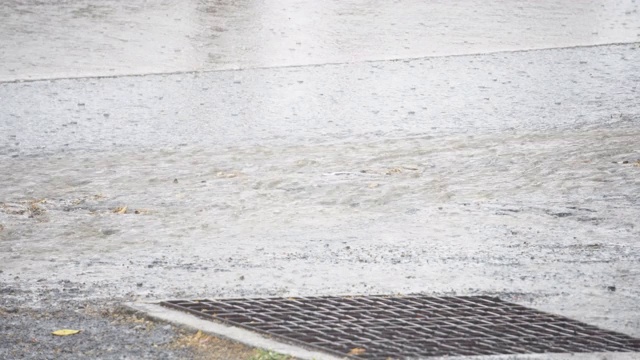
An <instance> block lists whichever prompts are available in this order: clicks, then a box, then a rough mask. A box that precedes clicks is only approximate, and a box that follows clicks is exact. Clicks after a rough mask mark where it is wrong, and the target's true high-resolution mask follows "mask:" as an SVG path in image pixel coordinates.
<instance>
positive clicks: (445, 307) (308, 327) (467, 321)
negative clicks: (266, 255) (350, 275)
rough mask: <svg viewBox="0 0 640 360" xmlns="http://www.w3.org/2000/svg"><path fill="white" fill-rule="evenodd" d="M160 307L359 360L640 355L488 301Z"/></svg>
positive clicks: (567, 324) (639, 342)
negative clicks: (623, 353)
mask: <svg viewBox="0 0 640 360" xmlns="http://www.w3.org/2000/svg"><path fill="white" fill-rule="evenodd" d="M162 305H164V306H168V307H173V308H177V309H180V310H184V311H188V312H191V313H194V314H196V315H199V316H203V317H205V318H209V319H215V320H220V321H223V322H226V323H228V324H231V325H237V326H240V327H243V328H246V329H249V330H253V331H257V332H262V333H265V334H268V335H271V336H274V337H277V338H281V339H283V340H288V341H292V342H296V343H299V344H302V345H305V346H308V347H313V348H316V349H319V350H322V351H325V352H328V353H332V354H335V355H339V356H346V357H349V358H357V359H389V358H390V359H401V358H411V357H428V356H445V355H448V356H456V355H499V354H528V353H549V352H553V353H569V352H601V351H602V352H604V351H612V352H633V351H640V339H635V338H632V337H629V336H627V335H624V334H620V333H615V332H612V331H607V330H602V329H599V328H597V327H594V326H591V325H588V324H585V323H581V322H578V321H575V320H571V319H568V318H565V317H562V316H558V315H552V314H547V313H544V312H540V311H537V310H534V309H530V308H526V307H524V306H520V305H517V304H513V303H509V302H506V301H502V300H500V299H498V298H493V297H486V296H469V297H466V296H457V297H427V296H403V297H388V296H355V297H303V298H264V299H223V300H193V301H182V300H178V301H167V302H163V303H162Z"/></svg>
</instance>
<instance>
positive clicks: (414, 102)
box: [0, 1, 640, 358]
mask: <svg viewBox="0 0 640 360" xmlns="http://www.w3.org/2000/svg"><path fill="white" fill-rule="evenodd" d="M639 6H640V5H638V3H636V2H632V1H619V2H613V1H611V2H605V4H604V5H601V4H596V2H584V3H583V2H581V3H580V4H578V3H577V2H569V1H564V2H563V1H560V2H536V3H535V4H528V3H521V2H513V3H510V4H509V5H504V4H503V3H501V2H500V3H497V2H496V3H489V4H484V2H482V3H480V2H475V1H466V2H459V3H457V4H456V5H448V4H446V3H440V2H429V3H426V4H425V3H423V2H418V1H415V2H414V1H408V2H402V4H400V3H391V2H389V3H387V4H383V5H380V4H377V3H376V4H373V3H372V2H367V1H364V2H358V3H357V4H351V5H345V4H344V3H343V2H338V1H335V2H326V3H316V2H304V1H290V2H286V3H283V2H277V3H276V2H247V3H244V2H233V1H231V2H193V3H188V5H186V6H185V5H184V2H181V3H180V6H179V4H178V2H173V1H155V2H152V3H147V2H145V3H143V2H139V3H138V2H127V4H122V3H120V2H117V1H105V2H95V1H94V2H91V1H83V2H78V3H74V4H65V5H60V4H54V3H53V2H51V3H47V2H45V3H39V4H37V5H36V4H30V3H28V2H22V1H10V2H3V4H2V5H0V9H2V11H0V14H1V15H0V16H3V17H4V20H5V21H0V34H2V36H1V37H0V54H1V56H2V65H1V66H0V81H2V82H0V164H1V169H2V171H0V270H1V272H0V283H1V285H2V288H1V289H0V291H2V298H1V300H0V306H2V307H3V309H4V310H3V311H0V316H2V317H5V318H6V319H8V320H7V321H12V323H11V324H12V325H11V326H5V327H4V328H0V329H2V330H3V331H6V332H10V334H11V336H12V339H14V340H13V341H12V343H14V342H15V343H17V344H18V345H17V346H16V345H10V344H6V343H4V344H1V345H0V355H1V356H0V357H2V356H5V357H7V356H17V355H16V354H19V355H25V356H27V357H28V356H31V357H33V358H43V357H46V356H58V355H59V354H57V355H56V354H54V353H53V352H52V349H51V342H50V341H48V340H47V341H41V342H40V343H39V344H40V345H33V344H31V345H29V346H26V345H25V344H26V343H28V341H30V340H31V339H32V338H33V336H36V337H37V336H43V337H44V336H46V334H48V331H49V329H48V327H53V326H55V325H56V322H58V323H60V325H62V323H63V322H64V321H62V320H60V319H62V318H64V317H65V316H64V314H65V312H69V313H70V314H74V316H75V314H77V313H78V311H80V312H81V313H82V310H77V309H78V308H86V307H87V305H84V304H91V308H93V307H95V306H102V307H105V308H111V307H112V306H113V304H115V303H117V302H119V301H124V300H150V299H158V298H175V297H217V296H296V295H322V294H327V295H328V294H331V295H334V294H366V293H372V294H396V293H404V294H407V293H425V294H436V295H438V294H468V295H474V294H491V295H497V296H500V297H502V298H505V299H508V300H512V301H516V302H519V303H522V304H525V305H530V306H534V307H536V308H539V309H543V310H547V311H551V312H556V313H560V314H563V315H567V316H570V317H573V318H576V319H579V320H583V321H586V322H589V323H592V324H596V325H600V326H603V327H606V328H609V329H614V330H619V331H623V332H626V333H628V334H632V335H636V336H640V306H639V305H638V304H640V301H638V300H639V298H640V280H639V279H640V260H639V259H640V245H639V243H638V239H640V230H639V228H638V219H640V195H639V194H640V192H638V190H639V189H640V180H639V179H640V177H639V175H640V101H638V99H639V98H640V96H638V92H639V89H638V86H639V84H640V65H639V64H640V44H639V43H638V35H639V34H640V22H639V19H640V16H638V7H639ZM283 14H287V15H286V19H287V20H286V21H283V20H282V19H284V18H285V17H283V16H284V15H283ZM43 17H51V18H55V19H59V20H60V21H59V22H51V21H49V22H44V21H42V18H43ZM79 29H82V31H81V32H79ZM447 55H455V56H447ZM432 56H435V57H432ZM389 59H393V60H389ZM120 75H132V76H120ZM72 78H73V79H72ZM38 79H41V80H38ZM42 79H46V80H42ZM125 206H126V209H124V210H123V208H124V207H125ZM118 210H120V211H119V212H120V213H118ZM96 304H98V305H96ZM15 309H24V310H21V311H19V312H18V314H21V315H15V313H14V312H13V311H14V310H15ZM39 313H40V314H41V315H37V314H39ZM12 314H14V315H12ZM32 314H36V315H32ZM52 314H53V315H52ZM55 314H57V315H55ZM60 314H63V315H60ZM82 314H84V313H82ZM92 314H93V313H92ZM38 316H41V317H44V318H46V319H47V321H46V322H42V324H43V325H42V326H41V327H40V328H39V330H37V331H35V335H34V330H33V329H32V328H30V327H29V326H28V324H29V323H34V322H37V321H36V319H37V317H38ZM82 316H85V317H84V318H83V319H85V320H81V319H80V320H77V322H76V323H75V324H77V326H83V322H82V321H85V322H84V324H85V325H86V326H91V327H92V329H95V330H93V333H92V336H95V337H96V339H102V341H120V340H117V339H121V336H120V335H117V334H118V333H119V331H121V329H117V328H114V327H109V326H108V325H106V324H103V325H95V323H96V321H97V322H100V320H95V319H94V318H91V319H90V320H87V318H86V316H89V317H91V316H93V315H91V314H90V315H86V314H84V315H82ZM50 319H53V320H50ZM74 319H75V318H74ZM5 324H6V322H5ZM16 329H20V330H16ZM52 330H53V329H52ZM127 331H128V330H127ZM110 336H111V338H110ZM118 336H120V337H118ZM139 336H140V339H139V347H138V348H136V349H137V350H135V349H134V350H132V348H128V350H126V349H125V350H122V349H120V350H118V349H106V348H105V349H102V350H100V351H102V352H101V353H99V354H97V356H102V357H112V358H119V357H121V356H126V355H127V354H129V356H135V357H147V358H158V357H159V356H160V357H162V356H165V357H167V358H171V357H181V356H184V354H183V353H180V352H177V353H176V352H174V350H171V349H168V348H162V349H164V350H162V351H161V352H160V353H157V352H152V353H145V352H144V349H145V348H146V347H152V344H155V343H158V342H160V343H163V342H170V340H167V339H170V338H171V334H170V330H169V329H163V330H161V331H160V333H159V335H157V336H156V335H154V336H155V337H153V336H152V337H150V339H151V338H152V339H151V340H148V341H147V340H145V339H146V338H145V336H144V334H141V335H139ZM165 337H166V339H165ZM158 339H161V340H158ZM33 346H35V349H37V350H38V351H36V352H33V353H32V354H28V351H27V350H24V349H28V348H30V347H31V348H33ZM83 346H84V345H83ZM78 349H79V350H78V352H74V351H71V352H70V353H69V354H67V355H69V357H78V356H82V354H83V353H82V351H84V350H82V349H84V348H78ZM154 349H155V348H154ZM3 351H4V352H3ZM132 351H133V352H132ZM135 351H138V352H135ZM154 351H156V350H154ZM7 354H9V355H7ZM132 354H135V355H132ZM84 356H90V355H86V354H85V355H84ZM91 356H94V357H95V356H96V354H95V353H92V355H91Z"/></svg>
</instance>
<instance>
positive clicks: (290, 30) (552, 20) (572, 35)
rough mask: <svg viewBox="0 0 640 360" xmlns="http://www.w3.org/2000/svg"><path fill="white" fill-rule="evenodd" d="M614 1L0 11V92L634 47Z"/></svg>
mask: <svg viewBox="0 0 640 360" xmlns="http://www.w3.org/2000/svg"><path fill="white" fill-rule="evenodd" d="M639 8H640V4H638V3H637V2H636V1H632V0H621V1H595V0H588V1H572V0H561V1H551V0H544V1H535V2H531V1H509V2H503V1H481V0H464V1H456V2H454V3H452V2H449V1H421V0H406V1H397V0H396V1H371V0H361V1H348V2H345V1H341V0H330V1H313V0H284V1H283V0H262V1H249V0H244V1H243V0H240V1H236V0H154V1H146V0H133V1H122V0H100V1H96V0H82V1H66V2H59V1H37V2H34V1H26V0H11V1H2V2H1V3H0V34H2V36H1V37H0V59H2V64H3V66H2V67H0V81H3V80H5V81H6V80H19V79H41V78H59V77H79V76H93V75H123V74H141V73H152V72H156V73H164V72H175V71H194V70H215V69H232V68H247V67H273V66H291V65H308V64H324V63H331V62H334V63H335V62H338V63H351V62H361V61H369V60H388V59H399V58H412V57H424V56H434V55H440V56H441V55H455V54H472V53H486V52H495V51H513V50H525V49H541V48H555V47H570V46H584V45H597V44H609V43H620V42H637V41H638V40H640V13H639Z"/></svg>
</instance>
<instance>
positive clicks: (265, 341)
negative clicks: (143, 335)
mask: <svg viewBox="0 0 640 360" xmlns="http://www.w3.org/2000/svg"><path fill="white" fill-rule="evenodd" d="M124 307H125V308H127V309H129V310H133V311H134V312H140V313H143V314H144V315H145V316H148V317H150V318H152V319H156V320H162V321H167V322H170V323H173V324H176V325H180V326H184V327H187V328H191V329H194V330H200V331H202V332H204V333H207V334H210V335H214V336H217V337H221V338H224V339H228V340H233V341H237V342H239V343H242V344H245V345H248V346H251V347H256V348H261V349H267V350H272V351H276V352H278V353H281V354H285V355H290V356H293V357H295V358H298V359H304V360H340V359H342V358H339V357H335V356H332V355H328V354H325V353H322V352H319V351H314V350H307V349H305V348H302V347H298V346H295V345H290V344H286V343H282V342H279V341H275V340H273V339H271V338H269V337H266V336H263V335H260V334H258V333H255V332H252V331H249V330H245V329H242V328H238V327H233V326H229V325H224V324H221V323H217V322H214V321H209V320H204V319H201V318H199V317H197V316H195V315H191V314H188V313H183V312H180V311H176V310H172V309H168V308H166V307H163V306H160V305H158V304H156V303H126V304H124Z"/></svg>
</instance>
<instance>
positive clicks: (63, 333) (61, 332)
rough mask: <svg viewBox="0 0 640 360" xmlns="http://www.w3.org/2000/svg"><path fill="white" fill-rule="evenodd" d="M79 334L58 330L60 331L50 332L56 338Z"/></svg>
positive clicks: (74, 331)
mask: <svg viewBox="0 0 640 360" xmlns="http://www.w3.org/2000/svg"><path fill="white" fill-rule="evenodd" d="M79 332H80V330H71V329H60V330H56V331H54V332H52V333H51V334H53V335H56V336H69V335H75V334H77V333H79Z"/></svg>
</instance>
